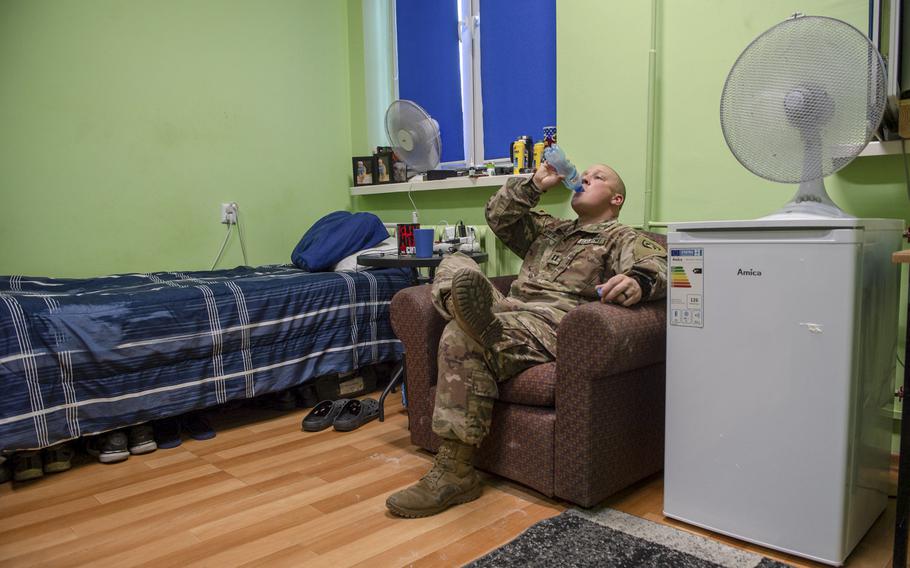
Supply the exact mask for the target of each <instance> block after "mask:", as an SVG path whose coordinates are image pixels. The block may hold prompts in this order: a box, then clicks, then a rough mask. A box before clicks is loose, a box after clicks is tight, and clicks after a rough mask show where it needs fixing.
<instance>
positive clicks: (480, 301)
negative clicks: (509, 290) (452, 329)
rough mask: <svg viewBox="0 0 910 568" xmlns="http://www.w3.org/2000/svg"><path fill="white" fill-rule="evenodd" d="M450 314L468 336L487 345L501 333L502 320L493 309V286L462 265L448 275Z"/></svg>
mask: <svg viewBox="0 0 910 568" xmlns="http://www.w3.org/2000/svg"><path fill="white" fill-rule="evenodd" d="M451 298H452V311H453V312H454V313H453V314H452V315H454V316H455V321H457V322H458V325H459V327H461V329H462V330H463V331H464V332H465V333H467V334H468V335H469V336H470V337H471V338H472V339H474V340H475V341H477V342H478V343H480V344H481V345H483V346H484V347H486V348H487V349H491V348H492V347H493V346H494V345H496V342H497V341H499V340H500V338H501V337H502V322H500V321H499V318H497V317H496V315H495V314H494V313H493V304H495V303H496V289H495V288H493V283H492V282H490V281H489V280H487V277H486V276H484V275H483V274H481V273H480V272H478V271H476V270H472V269H470V268H463V269H461V270H459V271H458V272H456V273H455V276H453V277H452V295H451Z"/></svg>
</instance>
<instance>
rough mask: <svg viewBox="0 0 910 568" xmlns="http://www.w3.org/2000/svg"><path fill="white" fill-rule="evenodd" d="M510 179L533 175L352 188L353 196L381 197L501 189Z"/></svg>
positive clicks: (466, 178)
mask: <svg viewBox="0 0 910 568" xmlns="http://www.w3.org/2000/svg"><path fill="white" fill-rule="evenodd" d="M510 177H523V178H528V177H531V174H519V175H517V176H511V175H510V176H478V177H453V178H447V179H440V180H433V181H412V182H407V183H386V184H381V185H361V186H358V187H352V188H351V195H379V194H382V193H401V192H407V191H432V190H436V189H464V188H471V187H499V186H501V185H503V184H504V183H505V182H506V180H507V179H509V178H510Z"/></svg>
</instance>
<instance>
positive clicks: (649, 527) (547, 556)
mask: <svg viewBox="0 0 910 568" xmlns="http://www.w3.org/2000/svg"><path fill="white" fill-rule="evenodd" d="M468 566H469V567H471V568H486V567H491V568H492V567H496V568H500V567H508V566H516V567H517V566H522V567H524V566H540V567H548V568H549V567H553V566H598V567H616V568H632V567H638V566H655V567H658V566H660V567H664V566H665V567H667V568H689V567H692V568H708V567H712V568H713V567H718V566H720V567H724V568H753V567H756V568H781V567H786V566H788V565H787V564H781V563H780V562H777V561H774V560H771V559H770V558H765V557H763V556H759V555H757V554H753V553H751V552H746V551H744V550H739V549H736V548H733V547H730V546H727V545H725V544H721V543H719V542H716V541H713V540H709V539H707V538H704V537H700V536H698V535H694V534H690V533H687V532H683V531H681V530H677V529H674V528H673V527H668V526H665V525H660V524H657V523H652V522H651V521H646V520H644V519H640V518H638V517H633V516H631V515H627V514H625V513H621V512H619V511H615V510H613V509H602V510H599V511H583V510H577V509H572V510H569V511H566V512H564V513H562V514H561V515H558V516H556V517H552V518H550V519H546V520H543V521H541V522H539V523H537V524H536V525H534V526H532V527H531V528H529V529H528V530H526V531H525V532H524V533H522V534H521V535H519V536H518V538H516V539H515V540H513V541H512V542H510V543H508V544H506V545H505V546H503V547H501V548H497V549H496V550H494V551H493V552H491V553H490V554H487V555H486V556H484V557H482V558H480V559H478V560H475V561H474V562H472V563H471V564H469V565H468Z"/></svg>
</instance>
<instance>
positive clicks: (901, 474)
mask: <svg viewBox="0 0 910 568" xmlns="http://www.w3.org/2000/svg"><path fill="white" fill-rule="evenodd" d="M891 262H893V263H895V264H910V250H902V251H898V252H896V253H894V254H893V255H891ZM907 317H908V318H910V300H908V302H907ZM907 321H910V319H908V320H907ZM908 356H910V333H908V334H907V340H906V342H905V344H904V402H903V406H902V408H901V454H900V460H899V462H898V470H897V515H896V517H895V519H894V557H893V560H892V562H891V565H892V566H894V568H898V567H903V566H906V565H907V528H908V523H910V411H908V408H907V407H910V401H908V400H907V398H906V397H907V395H908V394H910V367H908V365H910V359H908V358H907V357H908Z"/></svg>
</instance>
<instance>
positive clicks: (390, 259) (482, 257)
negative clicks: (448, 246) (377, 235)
mask: <svg viewBox="0 0 910 568" xmlns="http://www.w3.org/2000/svg"><path fill="white" fill-rule="evenodd" d="M462 254H466V255H468V256H469V257H471V258H472V259H474V262H476V263H478V264H479V263H481V262H486V261H487V253H485V252H465V253H462ZM445 256H446V255H443V254H440V253H433V256H431V257H428V258H420V257H417V256H415V255H413V254H398V253H395V252H393V253H381V252H380V253H367V254H361V255H360V256H358V257H357V264H361V265H363V266H372V267H376V268H410V269H411V270H412V271H413V274H414V283H415V284H428V283H430V282H432V281H433V278H434V277H435V276H436V267H437V266H439V263H440V262H442V259H443V258H445ZM418 268H428V269H429V271H428V272H429V277H428V279H426V280H425V279H422V278H421V277H420V276H419V275H418V274H417V269H418Z"/></svg>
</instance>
